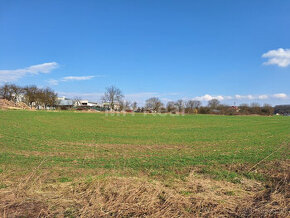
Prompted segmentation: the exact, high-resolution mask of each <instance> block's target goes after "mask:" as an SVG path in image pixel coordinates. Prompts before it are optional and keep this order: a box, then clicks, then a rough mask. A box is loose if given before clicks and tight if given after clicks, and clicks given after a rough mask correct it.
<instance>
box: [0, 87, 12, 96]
mask: <svg viewBox="0 0 290 218" xmlns="http://www.w3.org/2000/svg"><path fill="white" fill-rule="evenodd" d="M0 95H1V96H2V97H3V98H4V99H7V100H9V98H10V88H9V85H8V84H4V85H3V86H2V87H0Z"/></svg>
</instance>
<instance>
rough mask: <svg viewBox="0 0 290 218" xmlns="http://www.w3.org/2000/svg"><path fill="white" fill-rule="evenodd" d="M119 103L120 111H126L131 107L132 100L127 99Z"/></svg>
mask: <svg viewBox="0 0 290 218" xmlns="http://www.w3.org/2000/svg"><path fill="white" fill-rule="evenodd" d="M119 104H120V111H125V110H129V109H130V105H131V103H130V101H126V100H124V101H120V102H119Z"/></svg>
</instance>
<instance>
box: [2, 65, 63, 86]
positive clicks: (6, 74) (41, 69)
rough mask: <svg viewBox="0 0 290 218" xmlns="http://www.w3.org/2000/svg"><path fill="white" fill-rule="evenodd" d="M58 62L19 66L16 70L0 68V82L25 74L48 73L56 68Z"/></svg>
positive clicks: (10, 80)
mask: <svg viewBox="0 0 290 218" xmlns="http://www.w3.org/2000/svg"><path fill="white" fill-rule="evenodd" d="M57 67H58V64H57V63H56V62H50V63H43V64H38V65H32V66H30V67H26V68H20V69H16V70H0V82H13V81H17V80H18V79H20V78H22V77H24V76H26V75H37V74H40V73H50V72H51V71H52V70H54V69H56V68H57Z"/></svg>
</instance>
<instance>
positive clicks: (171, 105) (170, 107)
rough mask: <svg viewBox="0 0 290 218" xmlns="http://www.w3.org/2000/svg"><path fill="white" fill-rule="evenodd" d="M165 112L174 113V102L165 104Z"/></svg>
mask: <svg viewBox="0 0 290 218" xmlns="http://www.w3.org/2000/svg"><path fill="white" fill-rule="evenodd" d="M166 110H167V112H175V111H176V106H175V102H174V101H169V102H167V105H166Z"/></svg>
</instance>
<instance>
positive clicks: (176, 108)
mask: <svg viewBox="0 0 290 218" xmlns="http://www.w3.org/2000/svg"><path fill="white" fill-rule="evenodd" d="M0 96H2V97H3V98H4V99H7V100H9V101H13V102H15V103H16V102H19V101H22V102H24V103H26V104H27V105H28V106H30V107H35V108H38V109H41V108H43V109H47V108H48V107H52V108H55V107H56V106H57V104H58V100H57V93H56V92H54V91H53V90H52V89H50V88H38V87H37V86H34V85H31V86H25V87H22V86H17V85H15V84H4V85H2V86H0ZM80 100H81V99H78V101H80ZM102 101H103V102H104V103H107V104H108V105H109V109H111V110H115V111H135V112H149V113H188V114H197V113H199V114H224V115H237V114H244V115H249V114H260V115H271V114H273V113H274V108H273V107H272V106H271V105H269V104H265V105H263V106H261V105H259V104H258V103H252V104H251V105H248V104H241V105H239V106H238V107H236V106H229V105H225V104H221V102H220V101H219V100H217V99H212V100H210V101H208V104H207V105H206V106H202V103H201V102H200V101H198V100H187V101H186V100H183V99H179V100H177V101H169V102H167V104H164V103H163V102H162V101H161V100H160V99H159V98H158V97H152V98H149V99H147V100H146V102H145V105H144V106H142V107H138V104H137V102H130V101H127V100H125V99H124V95H123V93H122V91H121V90H120V89H119V88H117V87H115V86H111V87H107V88H106V91H105V93H104V95H103V97H102Z"/></svg>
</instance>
